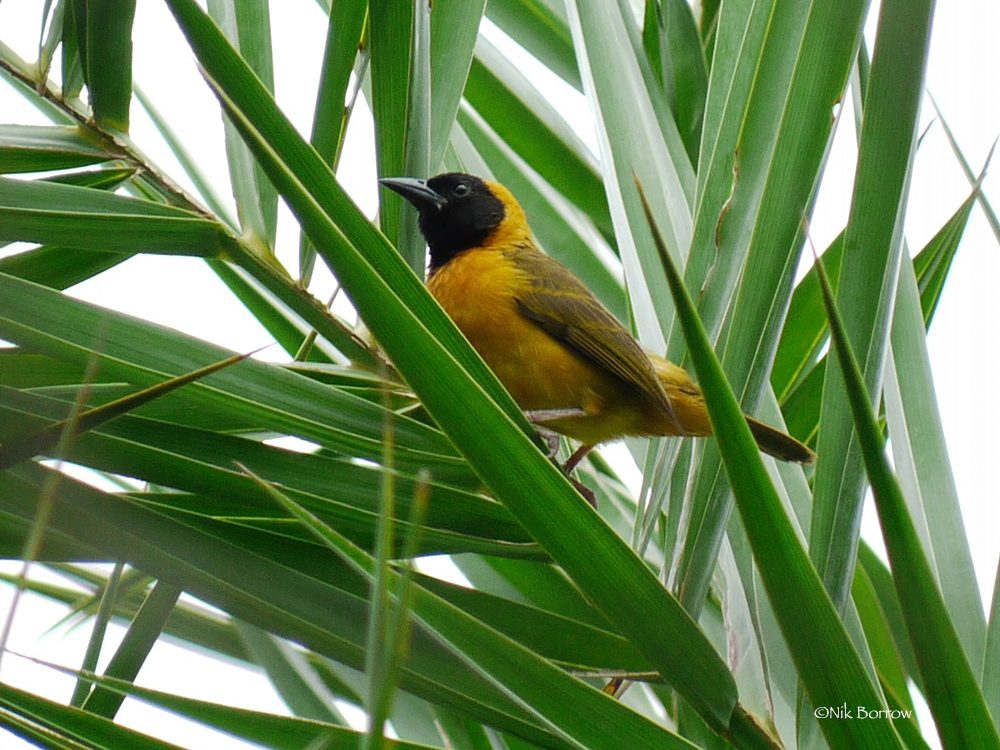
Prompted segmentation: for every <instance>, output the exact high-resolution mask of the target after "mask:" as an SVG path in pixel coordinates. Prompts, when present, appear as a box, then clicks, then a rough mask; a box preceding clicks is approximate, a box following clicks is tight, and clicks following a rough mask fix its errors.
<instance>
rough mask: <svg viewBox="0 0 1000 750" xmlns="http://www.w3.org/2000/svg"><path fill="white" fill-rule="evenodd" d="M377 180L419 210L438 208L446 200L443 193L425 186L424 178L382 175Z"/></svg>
mask: <svg viewBox="0 0 1000 750" xmlns="http://www.w3.org/2000/svg"><path fill="white" fill-rule="evenodd" d="M379 182H380V183H382V184H383V185H385V186H386V187H387V188H389V189H390V190H394V191H395V192H397V193H399V194H400V195H401V196H403V197H404V198H406V200H408V201H409V202H410V203H412V204H413V205H414V206H416V207H417V209H419V210H420V211H423V210H425V209H428V208H433V209H435V210H438V209H440V208H441V207H442V206H443V205H444V204H445V203H447V202H448V201H447V199H446V198H445V197H444V196H443V195H441V194H440V193H436V192H434V191H433V190H432V189H431V188H429V187H427V181H426V180H418V179H416V178H414V177H383V178H382V179H381V180H379Z"/></svg>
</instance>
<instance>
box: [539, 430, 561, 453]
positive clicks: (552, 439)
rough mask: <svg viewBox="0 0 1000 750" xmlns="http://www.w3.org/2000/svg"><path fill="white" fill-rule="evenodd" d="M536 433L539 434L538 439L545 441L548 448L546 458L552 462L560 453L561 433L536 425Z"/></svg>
mask: <svg viewBox="0 0 1000 750" xmlns="http://www.w3.org/2000/svg"><path fill="white" fill-rule="evenodd" d="M535 432H537V433H538V437H540V438H541V439H542V440H544V441H545V447H546V448H547V450H546V452H545V457H546V458H548V459H550V460H552V459H554V458H555V457H556V454H557V453H558V452H559V433H558V432H553V431H552V430H550V429H548V428H547V427H542V426H541V425H535Z"/></svg>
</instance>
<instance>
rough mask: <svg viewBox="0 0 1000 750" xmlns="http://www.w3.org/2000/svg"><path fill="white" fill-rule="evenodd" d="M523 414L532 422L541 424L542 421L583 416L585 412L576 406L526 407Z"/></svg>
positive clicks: (585, 414)
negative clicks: (565, 407)
mask: <svg viewBox="0 0 1000 750" xmlns="http://www.w3.org/2000/svg"><path fill="white" fill-rule="evenodd" d="M524 416H526V417H527V418H528V421H529V422H531V423H532V424H542V423H543V422H554V421H555V420H557V419H573V418H574V417H585V416H587V412H585V411H584V410H583V409H579V408H577V407H572V408H570V409H528V410H527V411H526V412H524Z"/></svg>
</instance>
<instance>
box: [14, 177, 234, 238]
mask: <svg viewBox="0 0 1000 750" xmlns="http://www.w3.org/2000/svg"><path fill="white" fill-rule="evenodd" d="M4 240H6V241H23V242H38V243H44V244H52V245H64V246H68V247H76V248H80V249H87V250H101V251H104V252H158V253H180V254H185V255H208V256H213V255H220V254H222V253H223V252H224V248H226V247H228V246H229V245H230V244H231V243H230V242H229V241H228V240H227V234H226V232H225V230H224V229H223V228H222V227H221V226H220V225H218V224H216V223H215V222H213V221H212V220H210V219H207V218H205V217H203V216H199V215H198V214H195V213H192V212H190V211H185V210H183V209H179V208H174V207H172V206H166V205H163V204H161V203H154V202H152V201H145V200H139V199H137V198H128V197H125V196H121V195H114V194H111V193H108V192H106V191H104V190H94V189H91V188H83V187H76V186H73V185H59V184H56V183H52V182H45V181H26V180H15V179H11V178H6V177H0V241H4Z"/></svg>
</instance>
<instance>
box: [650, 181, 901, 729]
mask: <svg viewBox="0 0 1000 750" xmlns="http://www.w3.org/2000/svg"><path fill="white" fill-rule="evenodd" d="M640 195H642V193H641V192H640ZM645 207H646V217H647V220H648V221H649V223H650V227H651V228H652V231H653V237H654V240H655V242H656V244H657V248H658V250H659V252H660V255H661V257H662V258H663V266H664V269H665V270H666V273H667V280H668V282H669V283H670V291H671V293H672V294H673V295H674V301H675V304H676V306H677V316H678V319H679V320H680V322H681V325H682V326H683V329H684V334H685V337H686V339H687V342H688V347H689V349H690V351H691V359H692V362H693V363H694V366H695V370H696V372H697V373H698V381H699V383H700V384H701V387H702V390H703V391H704V393H705V401H706V405H707V406H708V414H709V418H710V419H711V421H712V431H713V434H714V435H715V436H716V440H717V441H718V443H719V450H720V453H721V454H722V459H723V462H724V465H725V468H726V473H727V475H728V476H729V483H730V486H731V487H732V490H733V495H734V497H735V499H736V507H737V509H738V510H739V512H740V518H741V519H742V520H743V526H744V528H745V529H746V533H747V536H748V538H749V541H750V545H751V547H752V549H753V553H754V560H755V562H756V563H757V568H758V570H759V571H760V575H761V578H762V579H763V581H764V586H765V588H766V589H767V594H768V598H769V599H770V602H771V606H772V607H773V608H774V611H775V613H776V615H777V617H778V623H779V625H780V626H781V632H782V634H783V635H784V637H785V641H786V643H787V644H788V648H789V650H790V651H791V654H792V658H793V659H794V660H795V666H796V668H797V670H798V672H799V675H800V677H801V678H802V682H803V684H804V685H805V689H806V691H807V692H808V694H809V698H810V700H811V701H812V704H813V705H814V706H839V705H840V704H841V703H842V702H844V701H846V702H847V705H849V706H863V707H866V708H870V709H871V710H877V709H882V708H884V703H883V700H882V697H881V696H880V695H879V692H878V690H877V689H876V687H875V686H874V685H873V684H872V683H871V680H870V678H869V676H868V673H867V672H866V670H865V668H864V665H863V664H862V662H861V658H860V657H859V656H858V652H857V651H856V650H855V648H854V646H853V644H852V643H851V641H850V639H849V637H848V634H847V631H846V629H845V627H844V624H843V622H841V620H840V619H839V618H838V616H837V613H836V611H835V609H834V607H833V605H832V603H831V601H830V598H829V596H828V595H827V593H826V591H825V590H824V588H823V585H822V582H821V581H820V579H819V576H818V575H817V573H816V569H815V568H814V567H813V566H812V564H811V563H810V561H809V557H808V555H807V554H806V551H805V549H804V548H803V545H802V542H801V541H800V539H799V538H798V536H797V535H796V533H795V530H794V528H793V526H792V524H791V522H790V520H789V518H788V516H787V515H786V511H785V509H784V507H783V505H782V503H781V499H780V498H779V496H778V493H777V491H776V490H775V488H774V485H772V484H771V479H770V477H769V476H768V474H767V471H766V469H765V468H764V463H763V461H762V459H761V457H760V452H759V451H758V449H757V445H756V443H755V442H754V440H753V436H752V435H751V434H750V428H749V427H748V426H747V423H746V419H745V418H744V417H743V413H742V411H741V410H740V407H739V404H738V403H737V401H736V397H735V395H734V394H733V391H732V389H731V388H730V387H729V384H728V382H727V381H726V378H725V375H724V374H723V372H722V366H721V365H720V364H719V360H718V358H717V357H716V356H715V352H714V351H713V350H712V346H711V343H710V342H709V340H708V335H707V333H706V332H705V329H704V327H703V326H702V324H701V321H700V320H699V319H698V313H697V311H696V309H695V306H694V303H693V302H692V301H691V298H690V296H689V295H688V293H687V290H686V289H685V287H684V281H683V280H682V278H681V276H680V273H679V272H678V271H677V268H676V266H675V265H674V262H673V259H672V258H671V257H670V254H669V253H668V251H667V248H666V246H665V243H664V242H663V239H662V237H661V236H660V234H659V231H658V229H657V228H656V224H655V219H654V217H653V213H652V211H651V210H650V209H649V205H648V204H645ZM817 643H823V644H824V648H823V649H817V648H816V644H817ZM820 728H821V729H822V730H823V733H824V735H825V736H826V738H827V740H828V741H829V742H830V744H831V745H833V746H834V747H880V748H882V747H884V748H890V747H901V745H900V741H899V738H898V736H897V735H896V733H895V731H894V730H893V728H892V723H891V722H890V721H888V719H887V718H886V719H883V718H879V719H875V720H871V721H864V722H861V721H854V722H851V721H840V720H838V719H835V718H833V719H826V720H821V721H820Z"/></svg>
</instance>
